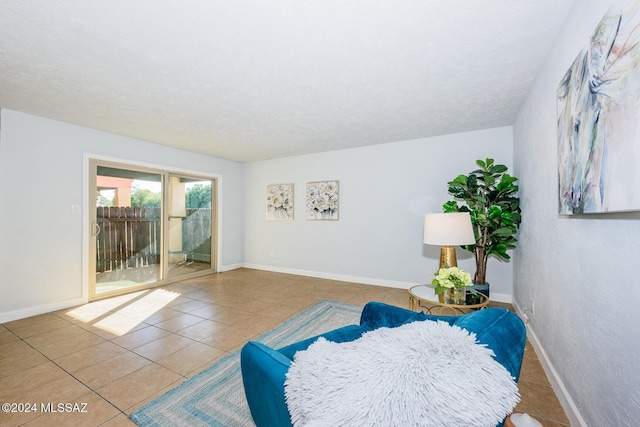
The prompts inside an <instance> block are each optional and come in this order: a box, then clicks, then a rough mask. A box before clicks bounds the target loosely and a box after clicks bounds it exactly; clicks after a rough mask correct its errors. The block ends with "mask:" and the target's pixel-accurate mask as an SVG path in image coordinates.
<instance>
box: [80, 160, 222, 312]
mask: <svg viewBox="0 0 640 427" xmlns="http://www.w3.org/2000/svg"><path fill="white" fill-rule="evenodd" d="M94 161H97V162H108V163H112V164H114V165H120V166H121V167H125V168H126V167H127V166H130V167H137V168H142V169H149V170H152V171H154V172H158V173H161V174H166V175H167V176H168V175H169V174H176V175H189V176H193V177H199V178H203V179H210V180H211V181H212V196H211V205H212V206H211V215H212V218H211V236H212V242H211V252H212V254H211V270H207V271H205V272H197V273H192V274H185V275H183V276H178V277H176V278H174V279H169V278H168V277H166V274H165V277H164V278H163V280H160V281H157V282H154V283H153V284H152V285H149V286H135V287H132V288H131V289H127V290H126V291H124V292H122V293H127V292H133V291H136V290H141V289H151V288H154V287H157V286H163V285H167V284H169V283H174V282H178V281H182V280H186V279H189V278H193V277H198V276H204V275H207V274H212V273H216V272H219V271H220V269H219V268H220V258H221V251H220V245H221V242H222V234H221V226H220V221H221V214H220V213H221V209H222V197H221V194H222V190H221V189H222V175H220V174H214V173H211V172H203V171H198V170H193V169H182V168H176V167H173V166H166V165H159V164H152V163H146V162H137V161H134V160H130V159H122V158H116V157H109V156H102V155H97V154H91V153H84V155H83V189H82V190H83V197H82V199H83V200H82V207H83V209H82V210H83V219H82V223H83V224H82V229H83V231H82V271H83V274H82V299H83V300H84V301H85V302H89V301H93V300H98V299H101V298H108V297H112V296H114V295H115V294H114V293H109V295H104V296H101V295H96V294H95V287H94V288H93V289H91V283H94V282H95V280H92V278H91V277H90V276H91V275H92V274H93V275H95V256H93V257H92V255H95V248H93V249H92V248H91V243H92V236H91V233H92V232H93V220H94V217H95V190H94V188H95V180H94V178H92V163H93V162H94ZM166 192H167V186H166V185H165V186H164V193H165V194H164V197H166ZM92 198H93V199H92ZM162 215H163V219H165V220H166V218H164V217H165V216H166V212H165V211H164V210H163V213H162ZM163 222H165V223H166V221H163ZM165 226H166V224H165ZM163 234H164V233H163ZM165 238H166V237H165V236H163V245H162V247H163V259H165V260H166V254H165V253H164V252H165V251H166V248H165V245H164V241H165ZM92 258H93V259H92ZM162 268H163V270H165V271H166V263H165V262H163V267H162Z"/></svg>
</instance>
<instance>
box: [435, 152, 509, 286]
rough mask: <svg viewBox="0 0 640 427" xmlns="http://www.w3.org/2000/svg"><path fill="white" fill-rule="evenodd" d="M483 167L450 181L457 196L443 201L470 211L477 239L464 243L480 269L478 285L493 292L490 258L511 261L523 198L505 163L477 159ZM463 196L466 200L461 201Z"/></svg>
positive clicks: (448, 209)
mask: <svg viewBox="0 0 640 427" xmlns="http://www.w3.org/2000/svg"><path fill="white" fill-rule="evenodd" d="M476 164H477V165H478V166H480V169H476V170H474V171H472V172H470V173H469V174H468V175H458V176H457V177H456V178H455V179H454V180H453V181H450V182H448V183H447V185H448V190H449V193H450V194H452V195H453V197H454V198H455V200H452V201H449V202H447V203H445V204H444V205H443V209H444V211H445V212H468V213H469V215H470V216H471V223H472V224H473V232H474V235H475V239H474V242H473V244H467V245H465V246H463V247H464V249H466V250H467V251H469V252H473V254H474V256H475V260H476V271H475V273H474V276H473V284H474V288H476V289H477V290H478V291H480V292H482V293H484V294H486V295H487V296H489V284H488V283H487V261H488V260H489V257H490V256H495V257H496V258H498V259H502V260H505V261H508V260H509V259H510V258H511V257H510V256H509V254H508V253H507V251H508V250H509V249H514V248H515V247H516V242H517V239H516V237H515V236H516V234H517V232H518V228H519V227H520V221H521V216H520V198H518V197H516V194H517V192H518V186H517V185H516V184H515V182H516V181H517V180H518V178H516V177H514V176H511V175H509V174H508V173H507V170H508V168H507V167H506V166H505V165H501V164H495V163H494V160H493V159H490V158H487V159H486V160H477V161H476ZM458 200H461V201H462V202H463V204H460V205H459V204H458Z"/></svg>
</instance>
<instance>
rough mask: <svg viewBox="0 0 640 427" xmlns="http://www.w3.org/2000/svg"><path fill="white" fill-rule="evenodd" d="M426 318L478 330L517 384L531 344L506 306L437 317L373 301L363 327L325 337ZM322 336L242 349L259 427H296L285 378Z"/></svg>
mask: <svg viewBox="0 0 640 427" xmlns="http://www.w3.org/2000/svg"><path fill="white" fill-rule="evenodd" d="M427 319H428V320H443V321H445V322H447V323H449V324H452V325H458V326H459V327H461V328H464V329H466V330H468V331H470V332H474V333H475V334H476V337H477V340H478V342H479V343H481V344H486V345H487V346H488V347H489V348H491V349H492V350H493V351H494V353H495V355H496V360H497V361H498V362H500V363H501V364H502V365H503V366H504V367H505V368H506V369H507V370H508V371H509V372H510V373H511V375H512V376H513V377H514V378H515V379H516V381H517V380H518V378H519V376H520V368H521V366H522V357H523V354H524V346H525V341H526V333H525V326H524V324H523V323H522V321H521V320H520V318H519V317H518V316H516V315H515V314H514V313H512V312H510V311H508V310H506V309H503V308H487V309H484V310H479V311H474V312H472V313H469V314H465V315H460V316H434V315H427V314H424V313H417V312H414V311H410V310H406V309H403V308H399V307H395V306H391V305H387V304H383V303H379V302H370V303H368V304H367V305H366V306H365V307H364V309H363V310H362V315H361V317H360V324H359V325H349V326H344V327H342V328H339V329H336V330H333V331H331V332H327V333H325V334H322V335H321V336H323V337H325V338H326V339H327V340H329V341H334V342H347V341H353V340H355V339H357V338H359V337H360V336H361V335H362V334H363V333H365V332H367V331H370V330H373V329H376V328H380V327H391V328H392V327H397V326H400V325H402V324H405V323H409V322H414V321H421V320H427ZM317 338H318V337H317V336H316V337H312V338H309V339H306V340H303V341H300V342H297V343H295V344H291V345H288V346H286V347H283V348H280V349H277V350H275V349H272V348H270V347H268V346H266V345H264V344H261V343H259V342H255V341H249V342H248V343H247V344H245V346H244V347H243V348H242V351H241V353H240V361H241V362H240V363H241V369H242V381H243V383H244V390H245V394H246V397H247V402H248V404H249V409H250V410H251V415H252V416H253V420H254V421H255V423H256V425H257V426H258V427H280V426H282V427H284V426H287V427H289V426H291V425H292V424H291V419H290V417H289V411H288V409H287V404H286V402H285V397H284V396H285V394H284V382H285V374H286V372H287V370H288V369H289V366H290V364H291V361H292V360H293V356H294V354H295V353H296V352H297V351H299V350H305V349H306V348H307V347H309V346H310V345H311V344H312V343H313V342H314V341H315V340H316V339H317ZM500 425H502V423H501V424H500Z"/></svg>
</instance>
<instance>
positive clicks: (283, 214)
mask: <svg viewBox="0 0 640 427" xmlns="http://www.w3.org/2000/svg"><path fill="white" fill-rule="evenodd" d="M267 219H268V220H285V221H287V220H292V219H293V184H272V185H267Z"/></svg>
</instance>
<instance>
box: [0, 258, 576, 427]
mask: <svg viewBox="0 0 640 427" xmlns="http://www.w3.org/2000/svg"><path fill="white" fill-rule="evenodd" d="M320 299H333V300H337V301H344V302H349V303H354V304H364V303H366V302H368V301H373V300H376V301H382V302H386V303H388V304H394V305H397V306H401V307H407V306H408V294H407V291H406V290H401V289H394V288H385V287H378V286H368V285H362V284H355V283H345V282H338V281H332V280H323V279H315V278H309V277H302V276H292V275H287V274H281V273H271V272H264V271H258V270H250V269H238V270H233V271H229V272H225V273H221V274H214V275H210V276H205V277H200V278H197V279H191V280H187V281H184V282H180V283H176V284H172V285H169V286H165V287H161V288H154V289H151V290H147V291H141V292H136V293H132V294H128V295H124V296H119V297H114V298H110V299H106V300H100V301H96V302H93V303H89V304H86V305H83V306H79V307H74V308H70V309H65V310H60V311H57V312H53V313H47V314H42V315H39V316H34V317H30V318H26V319H21V320H17V321H13V322H8V323H5V324H3V325H0V403H7V402H9V403H15V404H16V406H14V408H13V409H18V407H17V405H18V404H27V403H28V404H30V407H29V408H28V409H31V410H32V411H31V412H22V413H16V412H9V413H7V412H0V426H2V427H8V426H23V425H25V426H66V425H69V426H71V425H73V426H98V425H100V426H110V427H113V426H131V425H134V424H133V423H132V422H131V421H130V420H129V419H128V418H127V415H128V414H130V413H131V412H132V411H134V410H136V409H137V408H139V407H141V406H142V405H144V404H146V403H148V402H150V401H151V400H153V399H155V398H156V397H158V396H160V395H162V394H163V393H165V392H166V391H168V390H171V389H172V388H174V387H176V386H177V385H179V384H180V383H181V382H183V381H184V380H185V379H187V378H189V377H190V376H192V375H194V374H196V373H198V372H200V371H202V370H203V369H205V368H207V367H208V366H210V365H212V364H213V363H215V362H216V361H217V360H218V359H220V358H222V357H224V356H226V355H228V354H230V353H231V352H234V351H236V350H238V349H239V348H241V347H242V345H243V344H244V343H245V342H246V341H247V340H249V339H251V338H254V337H257V336H259V335H261V334H262V333H264V332H266V331H268V330H270V329H272V328H274V327H275V326H277V325H278V324H280V323H281V322H283V321H284V320H286V319H288V318H290V317H292V316H294V315H295V314H297V313H299V312H300V311H302V310H304V309H306V308H308V307H310V306H311V305H313V304H314V303H316V302H317V301H318V300H320ZM519 385H520V393H521V395H522V401H521V403H520V404H519V405H518V407H517V408H516V412H526V413H529V414H530V415H532V416H534V417H535V418H536V419H538V420H539V421H540V422H541V423H542V424H543V425H544V426H545V427H556V426H568V425H569V421H568V420H567V418H566V416H565V414H564V412H563V410H562V408H561V406H560V404H559V403H558V400H557V399H556V397H555V394H554V392H553V389H552V388H551V386H550V384H549V382H548V380H547V377H546V376H545V374H544V371H543V370H542V368H541V366H540V363H539V361H538V359H537V356H536V354H535V352H534V350H533V349H532V348H531V346H530V345H527V349H526V351H525V358H524V363H523V370H522V375H521V378H520V383H519ZM58 403H71V404H72V405H71V406H68V407H64V408H58V407H57V404H58ZM33 404H35V405H36V406H35V409H37V411H33V409H34V407H33V406H31V405H33ZM73 404H76V405H75V406H74V405H73ZM47 405H50V406H49V407H48V408H47ZM20 409H23V410H24V409H25V408H24V407H22V408H20ZM43 409H49V410H48V412H43ZM53 410H57V412H54V411H53ZM69 411H70V412H69Z"/></svg>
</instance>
